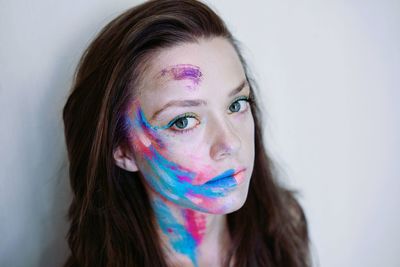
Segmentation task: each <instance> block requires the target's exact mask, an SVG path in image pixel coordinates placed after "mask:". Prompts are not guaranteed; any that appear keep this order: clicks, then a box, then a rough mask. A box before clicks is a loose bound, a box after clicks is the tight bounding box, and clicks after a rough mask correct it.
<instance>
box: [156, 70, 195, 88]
mask: <svg viewBox="0 0 400 267" xmlns="http://www.w3.org/2000/svg"><path fill="white" fill-rule="evenodd" d="M167 75H169V76H170V78H172V79H173V80H177V81H178V80H191V81H192V83H193V86H188V88H189V89H194V88H195V86H197V85H198V84H199V83H200V82H201V77H202V76H203V74H202V73H201V71H200V68H199V67H197V66H194V65H191V64H178V65H174V66H172V67H168V68H164V69H162V70H161V76H162V77H165V76H167Z"/></svg>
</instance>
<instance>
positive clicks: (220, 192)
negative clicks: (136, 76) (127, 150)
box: [128, 102, 240, 212]
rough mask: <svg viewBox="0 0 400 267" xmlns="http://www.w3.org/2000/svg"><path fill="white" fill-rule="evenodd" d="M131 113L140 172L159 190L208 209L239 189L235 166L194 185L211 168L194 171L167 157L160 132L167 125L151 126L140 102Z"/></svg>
mask: <svg viewBox="0 0 400 267" xmlns="http://www.w3.org/2000/svg"><path fill="white" fill-rule="evenodd" d="M129 114H130V116H131V117H129V118H128V122H129V124H130V128H131V129H130V131H131V132H132V133H133V134H132V136H131V137H132V138H131V140H132V142H133V145H134V147H136V149H137V150H138V152H139V153H140V154H141V155H142V156H143V159H144V161H143V162H144V165H145V166H143V168H141V172H142V174H143V177H144V178H145V180H146V182H147V183H148V185H150V187H151V189H152V190H154V191H155V192H156V193H158V194H160V195H162V196H163V197H165V198H167V199H168V200H171V201H173V202H175V203H177V204H179V205H181V206H183V207H186V208H193V209H196V210H199V211H205V212H207V210H208V208H209V207H212V202H213V200H215V199H217V198H220V197H224V196H226V195H227V194H229V193H230V192H231V191H232V190H235V189H236V187H237V186H238V181H239V180H236V178H237V177H238V175H239V174H240V172H239V174H237V175H234V174H235V173H238V171H235V169H228V170H226V171H224V172H222V173H221V174H219V175H217V176H215V177H213V178H211V179H207V182H205V183H202V184H194V181H199V180H200V181H202V180H203V181H204V178H203V176H204V173H207V172H208V170H204V171H200V172H195V171H192V170H190V169H188V168H185V167H183V166H181V165H179V164H177V163H175V162H172V161H170V160H168V159H167V158H166V157H165V156H164V155H165V154H166V153H165V152H166V149H167V148H166V146H165V144H164V142H163V141H162V138H161V133H160V131H162V130H166V128H167V126H163V127H159V126H152V125H150V124H149V122H148V121H147V120H146V117H145V115H144V113H143V111H142V109H141V108H140V105H139V103H138V102H135V103H134V105H132V110H131V111H130V112H129ZM199 176H201V177H199Z"/></svg>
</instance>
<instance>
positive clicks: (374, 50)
mask: <svg viewBox="0 0 400 267" xmlns="http://www.w3.org/2000/svg"><path fill="white" fill-rule="evenodd" d="M136 2H137V1H123V0H119V1H104V0H103V1H94V0H90V1H62V2H61V1H49V0H40V1H39V0H38V1H22V0H20V1H8V2H5V1H4V0H1V1H0V121H1V128H0V142H1V143H0V145H1V151H2V152H1V153H0V179H1V182H0V236H1V238H0V266H11V267H14V266H15V267H17V266H18V267H20V266H21V267H22V266H35V267H36V266H37V267H44V266H60V264H61V263H62V262H63V261H64V260H65V257H66V253H67V246H66V242H65V241H64V240H63V237H64V235H65V234H66V230H67V224H66V220H65V216H66V211H67V207H68V204H69V200H70V198H69V197H70V196H69V194H70V191H69V184H68V180H67V176H66V175H67V174H66V170H67V169H66V168H67V167H66V166H67V165H66V152H65V145H64V136H63V128H62V127H63V126H62V121H61V110H62V107H63V104H64V102H65V99H66V96H67V93H68V90H69V86H70V82H71V77H72V74H73V71H74V68H75V66H76V63H77V61H78V59H79V57H80V55H81V53H82V51H83V49H84V48H85V47H86V46H87V45H88V43H89V41H90V40H91V38H93V36H94V35H95V33H96V32H97V31H98V30H100V28H101V27H102V26H103V25H105V23H107V22H108V21H109V20H110V19H112V18H113V17H114V16H116V15H117V14H118V13H119V12H120V11H122V10H124V9H125V8H127V7H129V6H131V5H133V4H135V3H136ZM208 2H209V3H210V4H211V5H212V6H214V7H216V8H217V10H218V11H219V13H220V14H221V15H222V16H223V18H224V19H225V20H226V21H227V23H228V25H229V26H230V27H231V30H232V31H233V32H234V34H235V35H236V36H237V37H238V39H240V40H241V41H242V43H243V44H244V52H245V55H246V57H247V58H248V61H249V65H250V67H251V69H252V71H253V73H254V75H255V77H256V78H257V80H258V82H259V85H260V88H261V89H262V93H263V95H264V99H263V101H264V103H265V111H266V112H267V115H266V118H265V124H266V127H267V132H266V136H265V137H266V142H267V144H268V149H269V150H270V151H271V153H272V154H273V156H274V158H275V159H276V161H277V163H278V164H279V166H280V170H281V173H282V176H283V177H284V178H285V180H286V182H287V183H288V184H289V185H290V186H292V187H295V188H297V189H299V191H300V192H301V196H302V197H301V202H302V203H303V205H304V207H305V210H306V213H307V216H308V219H309V225H310V231H311V237H312V242H313V251H314V253H315V255H316V256H315V261H316V265H317V266H327V267H337V266H341V267H343V266H344V267H346V266H348V267H354V266H362V267H369V266H371V267H372V266H386V267H391V266H392V267H395V266H400V256H399V254H398V252H399V251H400V245H399V240H400V227H399V225H400V209H399V208H398V205H399V204H400V180H399V178H400V177H399V176H400V175H399V174H400V164H398V161H399V158H400V138H399V136H400V112H399V111H400V108H399V107H398V105H396V104H399V100H400V90H399V85H400V81H399V80H400V78H399V77H400V75H399V69H400V2H399V1H396V0H380V1H377V0H376V1H372V0H363V1H361V0H358V1H357V0H354V1H344V0H341V1H340V0H337V1H327V0H326V1H313V0H303V1H294V0H290V1H272V0H268V1H255V0H253V1H239V0H230V1H227V0H225V1H221V0H220V1H217V0H213V1H211V0H210V1H208ZM245 3H247V4H245ZM396 163H397V164H396Z"/></svg>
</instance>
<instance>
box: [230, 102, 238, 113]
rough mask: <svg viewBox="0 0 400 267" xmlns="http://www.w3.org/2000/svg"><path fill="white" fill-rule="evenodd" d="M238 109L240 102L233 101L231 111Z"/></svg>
mask: <svg viewBox="0 0 400 267" xmlns="http://www.w3.org/2000/svg"><path fill="white" fill-rule="evenodd" d="M239 109H240V104H239V102H235V103H233V104H232V105H231V111H232V112H235V111H238V110H239Z"/></svg>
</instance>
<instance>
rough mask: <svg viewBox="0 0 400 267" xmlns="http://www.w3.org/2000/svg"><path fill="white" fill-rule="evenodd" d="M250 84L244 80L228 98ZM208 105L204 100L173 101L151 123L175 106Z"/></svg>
mask: <svg viewBox="0 0 400 267" xmlns="http://www.w3.org/2000/svg"><path fill="white" fill-rule="evenodd" d="M247 85H249V84H248V82H247V80H246V79H245V80H243V81H242V82H241V83H240V84H239V85H238V86H236V87H235V88H233V90H232V91H230V92H229V94H228V97H232V96H234V95H236V94H237V93H239V92H241V91H242V90H243V89H244V88H245V87H246V86H247ZM205 105H207V101H205V100H202V99H190V100H189V99H188V100H171V101H169V102H168V103H166V104H165V105H164V106H163V107H162V108H160V109H159V110H158V111H156V112H154V114H153V116H151V118H150V121H152V120H154V119H156V118H157V117H158V116H159V115H160V113H161V112H163V111H164V110H165V109H167V108H169V107H172V106H175V107H196V106H205Z"/></svg>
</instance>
